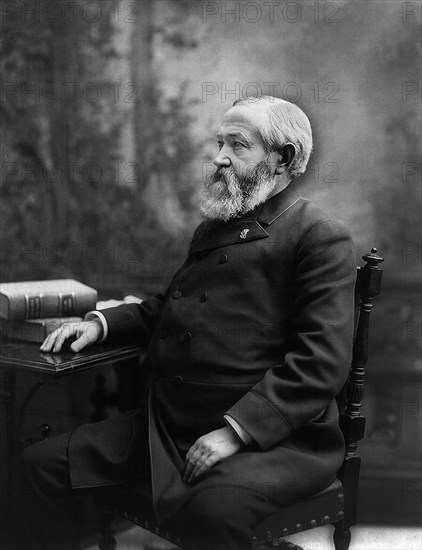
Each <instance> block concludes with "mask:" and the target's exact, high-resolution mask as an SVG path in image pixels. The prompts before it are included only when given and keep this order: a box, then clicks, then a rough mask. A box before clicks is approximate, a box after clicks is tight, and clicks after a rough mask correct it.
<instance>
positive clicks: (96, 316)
mask: <svg viewBox="0 0 422 550" xmlns="http://www.w3.org/2000/svg"><path fill="white" fill-rule="evenodd" d="M84 321H87V322H89V321H94V322H95V323H98V324H99V326H100V330H101V334H100V336H99V338H98V342H104V340H105V339H106V338H107V334H108V324H107V321H106V318H105V317H104V315H103V314H102V313H101V312H100V311H89V312H88V313H87V314H86V315H85V318H84Z"/></svg>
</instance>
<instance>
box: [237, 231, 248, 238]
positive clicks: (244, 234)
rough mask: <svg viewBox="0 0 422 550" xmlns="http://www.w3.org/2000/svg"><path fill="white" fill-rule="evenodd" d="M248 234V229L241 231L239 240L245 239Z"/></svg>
mask: <svg viewBox="0 0 422 550" xmlns="http://www.w3.org/2000/svg"><path fill="white" fill-rule="evenodd" d="M248 233H249V229H243V231H242V232H241V233H240V235H239V237H240V238H241V239H246V235H247V234H248Z"/></svg>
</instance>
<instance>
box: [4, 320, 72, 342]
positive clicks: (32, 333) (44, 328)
mask: <svg viewBox="0 0 422 550" xmlns="http://www.w3.org/2000/svg"><path fill="white" fill-rule="evenodd" d="M80 321H82V317H49V318H47V319H31V320H27V321H16V320H15V321H4V320H0V334H1V335H2V336H6V337H7V338H16V339H17V340H24V341H25V342H36V343H38V344H41V343H42V342H44V340H45V338H46V337H47V336H48V335H49V334H50V333H52V332H53V331H54V330H56V329H57V328H59V327H61V326H62V325H63V324H64V323H79V322H80Z"/></svg>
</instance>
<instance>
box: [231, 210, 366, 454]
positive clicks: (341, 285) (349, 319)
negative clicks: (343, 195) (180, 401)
mask: <svg viewBox="0 0 422 550" xmlns="http://www.w3.org/2000/svg"><path fill="white" fill-rule="evenodd" d="M295 266H296V273H295V279H294V283H293V285H292V293H293V307H292V315H291V322H290V329H291V333H292V345H291V346H290V348H289V351H288V353H286V355H285V357H284V359H283V360H282V362H281V363H280V364H279V365H275V366H273V367H272V368H270V369H269V370H268V371H267V372H266V374H265V376H264V378H263V379H262V380H261V381H260V382H258V383H257V384H256V385H255V386H254V387H253V388H252V389H251V390H250V391H249V392H248V393H246V394H245V395H244V396H243V397H242V398H241V399H240V400H239V401H238V402H237V403H235V404H234V406H233V407H232V408H231V409H230V410H228V411H227V414H228V415H230V416H231V417H232V418H234V419H235V420H236V421H237V422H238V423H239V424H240V425H241V426H242V427H243V428H244V429H245V430H246V431H247V432H248V433H249V435H250V436H251V437H252V438H253V439H254V440H255V441H256V442H257V443H258V445H259V446H260V447H261V448H262V449H264V450H265V449H268V448H270V447H272V446H273V445H275V444H276V443H278V442H279V441H281V440H282V439H284V438H286V437H288V436H289V435H290V434H292V433H293V432H295V431H296V430H298V429H299V428H300V427H302V426H304V425H306V424H308V423H309V422H311V421H312V420H314V419H316V418H317V417H318V416H320V415H322V414H323V412H324V411H325V409H326V408H327V406H328V405H329V404H330V402H331V401H332V400H333V399H334V398H335V397H336V395H337V394H338V393H339V392H340V390H341V388H342V387H343V385H344V383H345V381H346V378H347V375H348V372H349V367H350V362H351V352H352V341H353V314H354V286H355V279H356V263H355V251H354V246H353V241H352V239H351V237H350V235H349V233H348V231H347V229H346V228H345V227H344V226H343V225H342V224H340V223H338V222H334V221H323V222H319V223H317V224H315V225H314V226H313V227H312V228H311V229H310V230H308V232H307V233H306V234H305V235H304V237H303V238H302V239H301V242H300V245H299V248H298V251H297V256H296V262H295Z"/></svg>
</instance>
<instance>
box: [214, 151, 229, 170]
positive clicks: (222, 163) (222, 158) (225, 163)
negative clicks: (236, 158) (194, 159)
mask: <svg viewBox="0 0 422 550" xmlns="http://www.w3.org/2000/svg"><path fill="white" fill-rule="evenodd" d="M214 164H215V166H216V167H217V168H223V167H226V168H227V167H229V166H230V164H231V160H230V158H229V157H228V155H227V152H226V148H225V147H222V148H221V149H220V151H219V153H218V155H217V156H216V157H215V159H214Z"/></svg>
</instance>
